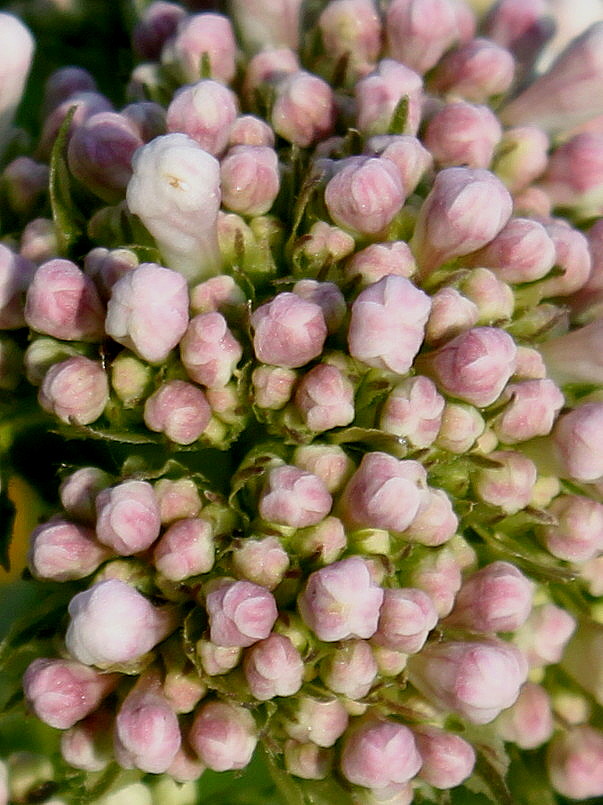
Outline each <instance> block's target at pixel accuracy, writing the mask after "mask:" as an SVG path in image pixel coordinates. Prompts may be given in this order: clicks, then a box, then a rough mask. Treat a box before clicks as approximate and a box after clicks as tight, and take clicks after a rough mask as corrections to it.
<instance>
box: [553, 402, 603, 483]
mask: <svg viewBox="0 0 603 805" xmlns="http://www.w3.org/2000/svg"><path fill="white" fill-rule="evenodd" d="M602 433H603V403H597V402H592V403H583V404H582V405H579V406H577V407H576V408H574V409H572V410H571V411H568V412H567V413H566V414H562V416H560V417H559V419H558V420H557V424H556V425H555V428H554V429H553V442H554V445H555V448H556V450H557V454H558V457H559V459H560V461H561V463H562V465H563V471H564V477H569V478H574V479H575V480H577V481H596V480H597V479H599V478H600V477H601V476H602V475H603V455H602V454H601V451H600V449H599V445H600V443H601V434H602Z"/></svg>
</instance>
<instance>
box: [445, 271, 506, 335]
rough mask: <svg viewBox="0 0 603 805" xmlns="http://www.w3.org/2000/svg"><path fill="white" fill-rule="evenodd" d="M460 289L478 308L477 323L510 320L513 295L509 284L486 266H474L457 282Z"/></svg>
mask: <svg viewBox="0 0 603 805" xmlns="http://www.w3.org/2000/svg"><path fill="white" fill-rule="evenodd" d="M459 288H460V290H461V291H462V292H463V293H464V294H465V295H466V296H467V298H468V299H470V300H471V301H472V302H473V303H474V304H475V305H476V306H477V309H478V314H479V318H478V320H477V322H478V324H496V323H498V322H502V321H506V320H510V319H511V317H512V316H513V310H514V307H515V297H514V295H513V291H512V289H511V287H510V286H509V285H507V284H506V283H505V282H503V281H502V280H500V279H499V278H498V277H497V276H496V274H495V273H494V272H492V271H490V270H489V269H487V268H474V269H472V270H471V271H469V272H468V273H467V274H466V276H464V277H463V278H462V279H461V281H460V283H459Z"/></svg>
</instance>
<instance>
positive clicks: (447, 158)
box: [424, 101, 502, 168]
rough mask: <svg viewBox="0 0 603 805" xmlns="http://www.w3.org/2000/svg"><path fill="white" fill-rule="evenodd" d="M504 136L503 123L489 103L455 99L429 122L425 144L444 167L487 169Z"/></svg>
mask: <svg viewBox="0 0 603 805" xmlns="http://www.w3.org/2000/svg"><path fill="white" fill-rule="evenodd" d="M501 137H502V126H501V125H500V123H499V122H498V118H497V117H496V115H495V114H494V112H492V111H491V109H490V108H489V107H488V106H477V105H476V104H471V103H467V102H466V101H454V102H451V103H447V104H445V105H444V106H443V107H442V108H441V109H439V110H438V111H437V112H436V113H435V115H434V116H433V117H432V118H431V120H430V121H429V123H428V124H427V128H426V130H425V136H424V142H425V146H426V147H427V148H428V149H429V151H430V152H431V153H432V154H433V157H434V159H435V161H436V162H437V163H438V165H439V166H441V167H447V166H453V165H467V167H469V168H487V167H489V165H490V162H491V161H492V157H493V155H494V149H495V148H496V146H497V144H498V143H499V141H500V139H501Z"/></svg>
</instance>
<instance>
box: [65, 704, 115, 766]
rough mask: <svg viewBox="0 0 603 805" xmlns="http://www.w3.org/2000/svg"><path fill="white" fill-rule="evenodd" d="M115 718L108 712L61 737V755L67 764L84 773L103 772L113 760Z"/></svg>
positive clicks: (97, 714)
mask: <svg viewBox="0 0 603 805" xmlns="http://www.w3.org/2000/svg"><path fill="white" fill-rule="evenodd" d="M112 721H113V718H112V716H111V715H110V714H109V712H108V711H106V710H96V711H95V712H94V713H92V714H91V715H89V716H88V717H87V718H84V719H83V720H82V721H79V722H78V723H77V724H74V725H73V727H71V728H70V729H68V730H67V731H66V732H64V733H63V734H62V735H61V755H62V757H63V760H64V761H65V762H66V763H69V765H70V766H75V768H76V769H82V770H83V771H103V769H105V768H106V767H107V766H108V765H109V762H110V761H111V760H112V756H113V752H112V740H111V727H112Z"/></svg>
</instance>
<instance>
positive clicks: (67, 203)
mask: <svg viewBox="0 0 603 805" xmlns="http://www.w3.org/2000/svg"><path fill="white" fill-rule="evenodd" d="M75 110H76V107H75V106H72V107H71V109H70V110H69V112H68V114H67V116H66V117H65V120H64V121H63V123H62V124H61V128H60V129H59V133H58V135H57V138H56V140H55V143H54V145H53V147H52V154H51V156H50V178H49V184H50V186H49V190H50V207H51V209H52V220H53V221H54V225H55V228H56V233H57V239H58V244H59V252H60V254H62V255H63V256H67V255H68V253H69V250H70V248H71V247H72V246H73V244H74V243H75V242H76V241H77V240H78V239H79V237H80V236H81V234H82V232H83V231H84V219H83V217H82V215H81V213H80V212H79V211H78V210H77V209H76V207H75V205H74V203H73V200H72V198H71V186H70V185H71V178H70V174H69V168H68V167H67V159H66V158H65V149H66V148H67V136H68V134H69V127H70V126H71V122H72V120H73V115H74V114H75Z"/></svg>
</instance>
